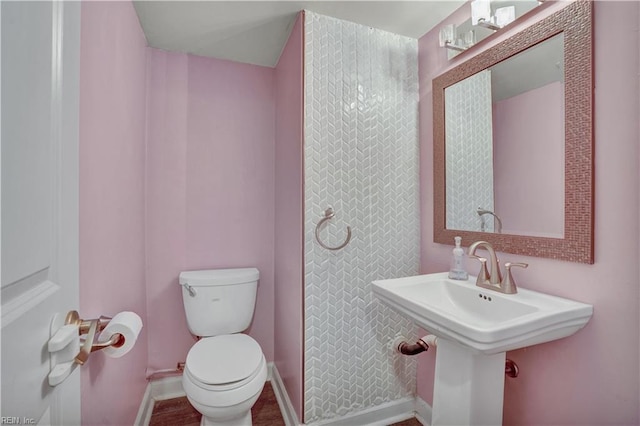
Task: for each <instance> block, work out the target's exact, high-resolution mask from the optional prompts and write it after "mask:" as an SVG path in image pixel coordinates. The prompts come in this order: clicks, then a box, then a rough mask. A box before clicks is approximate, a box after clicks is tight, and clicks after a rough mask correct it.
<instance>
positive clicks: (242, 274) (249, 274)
mask: <svg viewBox="0 0 640 426" xmlns="http://www.w3.org/2000/svg"><path fill="white" fill-rule="evenodd" d="M258 278H260V271H258V270H257V269H256V268H234V269H207V270H201V271H184V272H180V278H179V280H178V282H179V284H180V285H184V284H189V285H190V286H196V287H197V286H202V287H206V286H216V285H231V284H243V283H250V282H253V281H257V280H258Z"/></svg>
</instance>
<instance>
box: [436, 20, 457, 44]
mask: <svg viewBox="0 0 640 426" xmlns="http://www.w3.org/2000/svg"><path fill="white" fill-rule="evenodd" d="M439 39H440V47H444V46H446V45H447V44H452V43H453V42H454V41H455V39H456V26H455V25H454V24H449V25H445V26H443V27H442V28H441V29H440V33H439Z"/></svg>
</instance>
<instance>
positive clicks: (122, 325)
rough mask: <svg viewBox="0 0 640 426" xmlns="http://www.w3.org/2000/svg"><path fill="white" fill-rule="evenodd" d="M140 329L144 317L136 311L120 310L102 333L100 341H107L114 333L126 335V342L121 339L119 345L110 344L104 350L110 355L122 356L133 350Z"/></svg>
mask: <svg viewBox="0 0 640 426" xmlns="http://www.w3.org/2000/svg"><path fill="white" fill-rule="evenodd" d="M140 330H142V319H141V318H140V317H139V316H138V314H136V313H135V312H120V313H118V314H116V316H114V317H113V319H112V320H111V321H109V324H107V326H106V327H105V328H104V330H102V333H100V336H99V337H98V342H106V341H107V340H109V339H110V338H111V336H113V335H114V334H116V333H120V334H122V336H123V337H124V343H122V340H121V341H120V342H119V344H118V347H115V346H109V347H107V348H105V349H104V350H103V351H102V352H104V353H105V355H107V356H109V357H112V358H120V357H121V356H122V355H124V354H126V353H127V352H129V351H130V350H131V348H132V347H133V345H134V344H135V343H136V339H137V338H138V335H139V334H140Z"/></svg>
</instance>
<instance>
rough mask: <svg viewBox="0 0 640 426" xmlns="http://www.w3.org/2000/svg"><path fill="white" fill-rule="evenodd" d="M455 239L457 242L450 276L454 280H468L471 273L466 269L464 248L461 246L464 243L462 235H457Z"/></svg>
mask: <svg viewBox="0 0 640 426" xmlns="http://www.w3.org/2000/svg"><path fill="white" fill-rule="evenodd" d="M454 241H455V242H456V246H455V248H454V249H453V254H452V256H451V269H450V270H449V278H451V279H452V280H467V279H469V274H468V273H467V270H466V269H465V265H464V263H465V262H464V260H465V255H464V249H463V248H462V247H461V246H460V244H461V243H462V237H455V238H454Z"/></svg>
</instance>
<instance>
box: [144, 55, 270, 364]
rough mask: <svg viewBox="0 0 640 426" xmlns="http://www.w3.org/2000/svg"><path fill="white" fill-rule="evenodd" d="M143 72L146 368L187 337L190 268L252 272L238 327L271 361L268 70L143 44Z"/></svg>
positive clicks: (170, 356) (181, 356) (173, 354)
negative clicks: (184, 278)
mask: <svg viewBox="0 0 640 426" xmlns="http://www.w3.org/2000/svg"><path fill="white" fill-rule="evenodd" d="M147 80H148V86H147V91H148V98H147V108H148V109H147V120H148V127H147V186H146V189H147V200H146V202H147V206H146V209H147V215H146V218H147V228H146V235H147V307H148V313H149V314H148V327H147V329H148V336H149V337H148V339H149V369H150V370H157V369H163V368H172V367H175V365H176V362H178V361H184V360H185V358H186V355H187V352H188V350H189V348H190V347H191V346H192V345H193V343H194V340H193V338H192V337H191V335H190V334H189V331H188V329H187V324H186V320H185V315H184V309H183V305H182V294H181V289H180V287H179V286H178V274H179V273H180V271H183V270H190V269H212V268H234V267H250V266H251V267H257V268H258V269H259V270H260V284H259V287H258V299H257V306H256V311H255V315H254V320H253V323H252V325H251V327H250V328H249V331H248V333H249V334H250V335H251V336H253V337H254V338H255V339H256V340H257V341H258V342H259V343H260V345H261V346H262V350H263V352H264V354H265V356H266V357H267V360H268V361H272V360H273V353H274V347H273V330H274V327H273V323H274V308H273V306H274V284H273V275H274V272H273V261H274V254H273V244H274V225H273V224H274V173H275V171H274V167H275V160H274V156H275V154H274V152H275V139H274V135H275V98H274V90H273V86H274V70H273V69H270V68H264V67H259V66H254V65H245V64H240V63H235V62H229V61H222V60H217V59H211V58H204V57H197V56H192V55H186V54H181V53H169V52H165V51H161V50H157V49H149V60H148V77H147ZM167 336H169V337H170V339H171V340H170V343H169V344H167Z"/></svg>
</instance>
